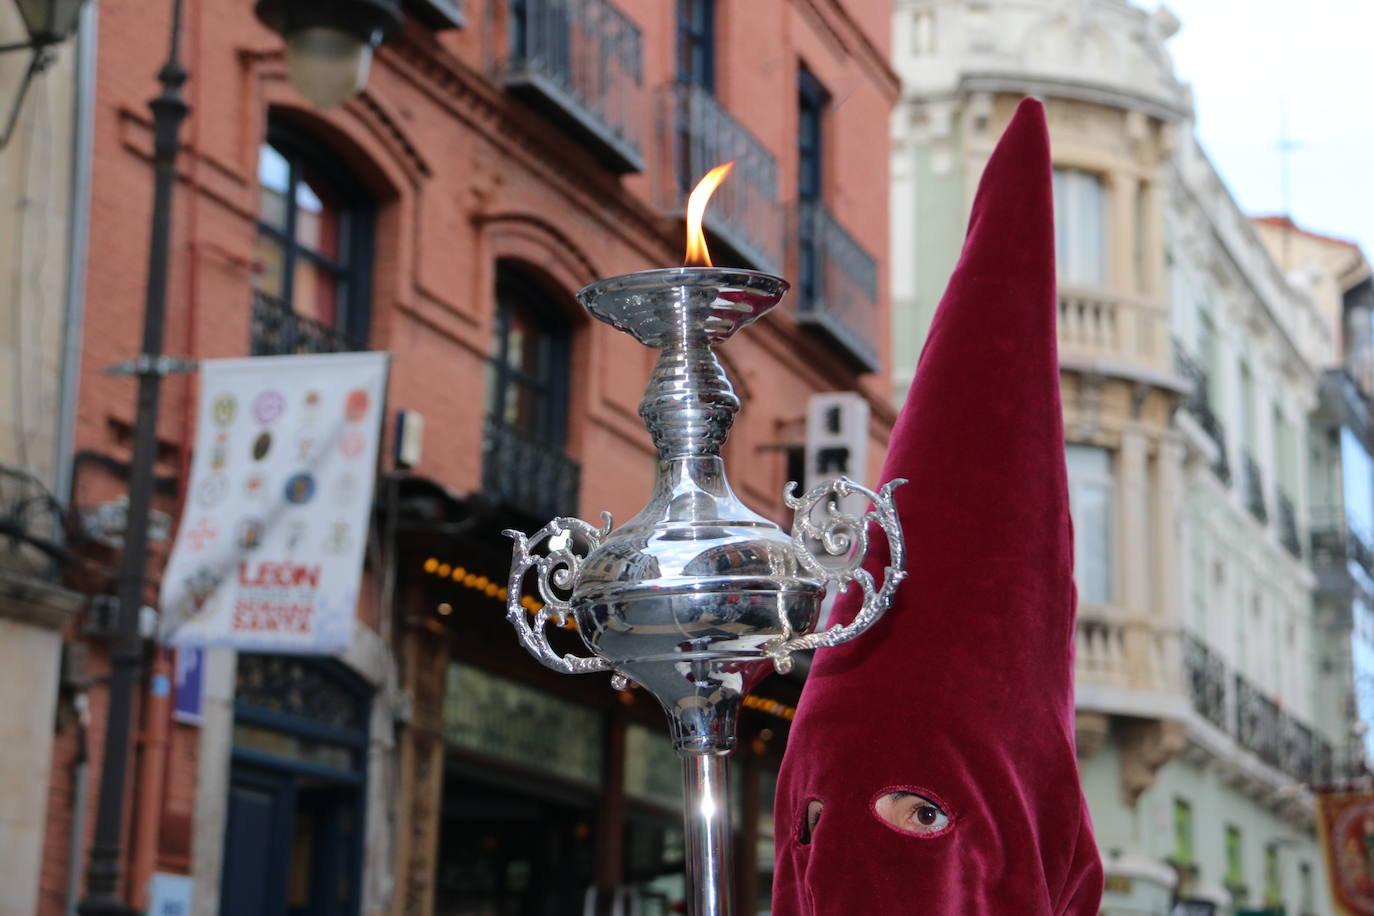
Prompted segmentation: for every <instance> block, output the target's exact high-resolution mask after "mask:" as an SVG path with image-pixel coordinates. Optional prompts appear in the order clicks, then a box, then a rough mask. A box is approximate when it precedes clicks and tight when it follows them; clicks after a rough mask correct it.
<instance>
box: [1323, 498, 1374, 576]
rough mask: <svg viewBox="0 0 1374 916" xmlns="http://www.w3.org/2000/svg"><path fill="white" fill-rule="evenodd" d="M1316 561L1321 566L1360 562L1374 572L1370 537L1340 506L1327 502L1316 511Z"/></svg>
mask: <svg viewBox="0 0 1374 916" xmlns="http://www.w3.org/2000/svg"><path fill="white" fill-rule="evenodd" d="M1312 562H1313V565H1315V566H1318V567H1325V566H1344V565H1345V564H1347V563H1352V562H1353V563H1358V564H1359V565H1360V566H1361V567H1362V568H1363V569H1364V571H1365V572H1366V573H1367V574H1369V575H1371V576H1374V551H1371V549H1370V544H1369V539H1368V538H1366V537H1365V536H1364V535H1362V534H1361V533H1359V532H1358V531H1356V530H1355V528H1354V527H1353V526H1352V525H1350V524H1349V522H1348V520H1347V518H1346V514H1345V510H1344V509H1342V508H1341V507H1340V506H1326V507H1324V508H1320V509H1314V510H1313V512H1312Z"/></svg>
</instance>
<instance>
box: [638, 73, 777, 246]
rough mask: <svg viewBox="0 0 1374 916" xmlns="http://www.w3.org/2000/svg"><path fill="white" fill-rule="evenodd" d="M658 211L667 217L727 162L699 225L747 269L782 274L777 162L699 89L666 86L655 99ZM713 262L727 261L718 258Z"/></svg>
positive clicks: (746, 131)
mask: <svg viewBox="0 0 1374 916" xmlns="http://www.w3.org/2000/svg"><path fill="white" fill-rule="evenodd" d="M657 142H658V143H660V144H662V146H661V148H660V151H659V152H660V156H659V158H660V161H661V162H663V163H664V166H663V167H662V169H661V171H662V172H663V173H664V175H663V177H664V179H665V180H664V181H661V182H660V183H659V185H658V193H659V197H660V202H661V204H662V206H663V207H664V208H665V209H666V210H667V211H668V212H670V213H672V214H674V215H675V216H676V215H678V214H680V213H681V212H682V208H683V204H684V203H685V202H686V200H687V192H689V191H690V190H691V189H692V187H693V185H695V184H696V182H697V180H698V179H699V178H701V176H702V175H704V174H706V172H707V171H709V170H710V169H711V168H713V167H715V166H717V165H720V164H721V163H722V162H727V161H730V160H734V163H735V168H734V171H732V172H731V173H730V180H729V181H727V182H725V183H724V184H722V185H721V186H720V188H719V189H717V191H716V193H715V194H714V195H712V197H711V206H710V207H708V208H707V209H706V228H707V229H708V230H709V231H710V232H711V234H712V235H713V236H714V237H715V238H716V239H718V240H719V241H721V242H723V243H724V244H725V245H727V246H729V247H730V248H731V249H732V250H733V252H734V253H735V254H736V255H738V256H739V257H740V258H742V259H743V260H744V261H745V262H746V263H747V264H748V266H750V267H754V268H757V269H758V270H765V271H768V272H769V273H777V272H778V271H779V270H781V269H782V252H783V214H782V205H781V204H780V203H779V201H778V165H777V161H776V160H775V159H774V158H773V155H772V154H771V153H769V152H768V150H767V149H766V148H765V147H764V145H763V144H762V143H760V142H759V140H758V138H757V137H755V136H754V135H753V134H752V133H750V132H749V130H748V129H747V128H746V127H745V126H744V125H743V124H741V123H739V121H737V120H736V119H735V118H734V116H733V115H731V114H730V112H728V111H726V110H725V106H723V105H722V104H721V103H720V101H719V100H718V99H716V97H715V96H713V95H712V94H711V93H710V92H708V91H706V90H705V89H703V88H701V87H700V86H692V85H687V84H682V83H673V84H670V85H668V86H666V87H664V89H663V90H662V92H661V93H660V95H659V140H658V141H657ZM715 260H716V262H717V263H728V262H727V261H726V259H724V258H722V257H721V256H720V255H719V254H717V255H716V257H715Z"/></svg>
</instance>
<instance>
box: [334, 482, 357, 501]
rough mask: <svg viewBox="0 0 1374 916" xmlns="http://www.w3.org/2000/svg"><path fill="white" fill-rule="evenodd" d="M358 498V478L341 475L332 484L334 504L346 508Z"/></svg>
mask: <svg viewBox="0 0 1374 916" xmlns="http://www.w3.org/2000/svg"><path fill="white" fill-rule="evenodd" d="M357 498H358V478H356V477H354V476H353V475H352V474H343V475H341V476H340V477H339V479H338V480H337V481H335V482H334V502H335V503H337V504H338V505H340V506H347V505H349V504H350V503H352V502H353V501H354V500H355V499H357Z"/></svg>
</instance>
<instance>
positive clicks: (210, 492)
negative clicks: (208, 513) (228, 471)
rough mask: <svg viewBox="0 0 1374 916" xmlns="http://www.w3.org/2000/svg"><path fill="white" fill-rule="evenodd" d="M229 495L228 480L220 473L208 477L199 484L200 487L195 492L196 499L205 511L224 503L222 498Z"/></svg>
mask: <svg viewBox="0 0 1374 916" xmlns="http://www.w3.org/2000/svg"><path fill="white" fill-rule="evenodd" d="M228 495H229V478H228V477H227V476H226V475H225V474H224V473H222V472H220V471H216V472H215V473H213V474H211V475H210V476H209V477H206V478H205V479H204V480H202V481H201V482H200V487H199V489H198V490H197V491H196V499H197V500H199V501H200V504H201V505H202V506H205V507H206V508H207V509H208V508H210V507H211V506H218V505H219V504H220V503H222V502H224V497H226V496H228Z"/></svg>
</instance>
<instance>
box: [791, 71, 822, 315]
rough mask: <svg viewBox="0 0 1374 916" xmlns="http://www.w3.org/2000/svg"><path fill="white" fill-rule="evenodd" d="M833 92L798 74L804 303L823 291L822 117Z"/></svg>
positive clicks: (807, 74)
mask: <svg viewBox="0 0 1374 916" xmlns="http://www.w3.org/2000/svg"><path fill="white" fill-rule="evenodd" d="M829 98H830V97H829V94H828V93H827V92H826V91H825V87H824V86H822V85H821V83H820V81H819V80H817V79H816V78H815V77H814V76H812V75H811V73H810V72H808V71H807V70H806V69H805V68H803V69H802V70H800V71H799V72H798V75H797V103H798V104H797V200H798V203H799V211H798V215H799V221H798V239H797V241H798V261H797V278H798V281H799V282H798V289H797V292H798V294H799V295H800V297H801V299H802V301H803V302H814V301H816V297H817V295H818V294H819V293H820V252H819V251H818V250H817V248H818V245H819V243H820V239H819V238H818V235H819V231H818V229H819V226H818V225H817V224H818V222H819V221H818V219H817V216H818V214H817V213H816V212H815V211H816V205H818V204H820V202H821V196H822V184H821V182H822V171H821V155H822V152H823V148H822V117H823V115H824V113H825V106H826V105H827V104H828V102H829Z"/></svg>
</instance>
